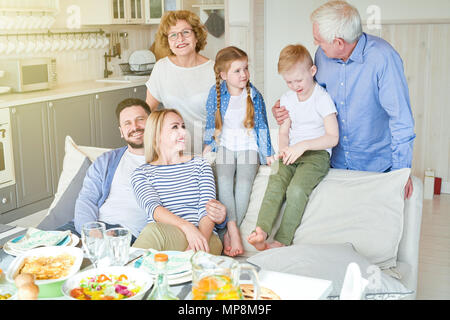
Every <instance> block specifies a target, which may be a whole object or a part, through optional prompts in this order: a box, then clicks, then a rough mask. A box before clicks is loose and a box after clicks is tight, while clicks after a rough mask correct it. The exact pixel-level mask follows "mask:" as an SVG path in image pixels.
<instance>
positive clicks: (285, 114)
mask: <svg viewBox="0 0 450 320" xmlns="http://www.w3.org/2000/svg"><path fill="white" fill-rule="evenodd" d="M272 114H273V117H274V118H275V120H276V121H277V123H278V125H282V124H283V122H284V120H286V119H289V111H287V110H286V108H285V107H284V106H283V107H282V106H280V100H277V102H275V105H274V106H273V107H272Z"/></svg>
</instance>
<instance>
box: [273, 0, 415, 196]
mask: <svg viewBox="0 0 450 320" xmlns="http://www.w3.org/2000/svg"><path fill="white" fill-rule="evenodd" d="M311 21H312V23H313V36H314V43H315V44H316V45H318V46H319V48H318V49H317V51H316V54H315V64H316V66H317V68H318V71H317V74H316V80H317V82H318V83H319V84H320V85H321V86H323V87H324V88H325V89H326V90H327V91H328V93H329V94H330V95H331V97H332V99H333V101H334V103H335V104H336V109H337V111H338V122H339V143H338V145H337V146H336V147H334V148H333V154H332V157H331V166H332V167H333V168H338V169H349V170H362V171H376V172H388V171H391V170H397V169H401V168H410V167H411V163H412V153H413V142H414V138H415V136H416V135H415V133H414V119H413V116H412V112H411V106H410V101H409V91H408V85H407V83H406V79H405V75H404V70H403V62H402V59H401V58H400V56H399V54H398V53H397V52H396V51H395V49H394V48H393V47H392V46H391V45H390V44H389V43H388V42H386V41H385V40H383V39H381V38H379V37H375V36H372V35H368V34H366V33H364V32H362V27H361V18H360V15H359V13H358V11H357V10H356V9H355V8H354V7H353V6H351V5H350V4H348V3H347V2H345V1H330V2H327V3H325V4H324V5H322V6H320V7H319V8H317V9H316V10H315V11H314V12H313V13H312V14H311ZM272 113H273V114H274V117H275V118H276V120H277V122H278V124H281V123H282V122H283V121H284V119H286V118H287V117H288V116H289V115H288V112H287V111H286V110H285V108H284V107H283V106H281V107H280V105H279V102H277V103H276V104H275V106H274V107H273V108H272ZM412 191H413V190H412V181H411V178H409V179H408V182H407V184H406V186H405V198H409V197H410V196H411V194H412Z"/></svg>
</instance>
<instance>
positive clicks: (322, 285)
mask: <svg viewBox="0 0 450 320" xmlns="http://www.w3.org/2000/svg"><path fill="white" fill-rule="evenodd" d="M258 278H259V284H260V286H262V287H266V288H269V289H271V290H273V292H275V293H276V294H277V295H279V296H280V298H281V300H320V299H325V298H326V297H327V296H328V294H329V293H330V292H331V290H332V288H333V287H332V282H331V281H329V280H323V279H317V278H310V277H303V276H298V275H294V274H288V273H283V272H275V271H268V270H261V271H259V273H258ZM241 283H251V281H250V280H244V281H241Z"/></svg>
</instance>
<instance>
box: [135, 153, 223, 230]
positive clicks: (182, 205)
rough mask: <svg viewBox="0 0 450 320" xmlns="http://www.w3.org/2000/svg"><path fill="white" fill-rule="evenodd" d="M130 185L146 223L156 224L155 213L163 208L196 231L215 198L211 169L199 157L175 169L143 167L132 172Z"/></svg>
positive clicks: (172, 166) (176, 165)
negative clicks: (193, 227) (209, 203)
mask: <svg viewBox="0 0 450 320" xmlns="http://www.w3.org/2000/svg"><path fill="white" fill-rule="evenodd" d="M131 184H132V186H133V189H134V193H135V194H136V199H137V201H138V204H139V206H140V207H141V208H143V209H144V210H145V212H146V214H147V222H149V223H150V222H156V221H155V219H154V217H153V215H154V212H155V209H156V208H157V207H158V206H162V207H164V208H166V209H167V210H169V211H170V212H172V213H173V214H175V215H177V216H179V217H181V218H183V219H185V220H187V221H189V222H191V223H192V224H194V225H195V226H196V227H198V223H199V221H200V220H201V219H202V218H203V217H204V216H205V215H206V207H205V206H206V203H207V202H208V201H209V200H211V199H215V198H216V186H215V182H214V176H213V172H212V169H211V166H210V165H209V163H208V162H207V161H206V160H205V159H203V158H200V157H194V158H192V159H191V160H189V161H187V162H183V163H179V164H174V165H151V164H148V163H147V164H144V165H142V166H140V167H138V168H137V169H136V170H135V171H134V173H133V175H132V177H131Z"/></svg>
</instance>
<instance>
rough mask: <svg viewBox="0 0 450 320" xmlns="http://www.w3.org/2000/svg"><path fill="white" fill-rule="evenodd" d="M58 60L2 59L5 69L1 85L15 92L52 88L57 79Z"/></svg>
mask: <svg viewBox="0 0 450 320" xmlns="http://www.w3.org/2000/svg"><path fill="white" fill-rule="evenodd" d="M55 67H56V60H55V59H51V58H30V59H0V70H3V71H5V74H4V76H3V78H0V85H2V86H8V87H11V89H12V91H15V92H27V91H34V90H43V89H50V88H51V87H52V86H53V84H54V79H56V70H55Z"/></svg>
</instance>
